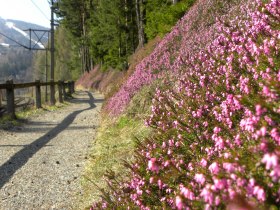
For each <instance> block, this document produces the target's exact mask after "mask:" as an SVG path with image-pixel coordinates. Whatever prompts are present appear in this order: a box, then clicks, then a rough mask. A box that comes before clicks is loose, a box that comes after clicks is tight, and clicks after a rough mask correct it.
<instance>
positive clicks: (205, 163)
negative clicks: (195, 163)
mask: <svg viewBox="0 0 280 210" xmlns="http://www.w3.org/2000/svg"><path fill="white" fill-rule="evenodd" d="M200 165H201V166H202V167H206V166H207V161H206V160H205V159H204V158H202V159H201V161H200Z"/></svg>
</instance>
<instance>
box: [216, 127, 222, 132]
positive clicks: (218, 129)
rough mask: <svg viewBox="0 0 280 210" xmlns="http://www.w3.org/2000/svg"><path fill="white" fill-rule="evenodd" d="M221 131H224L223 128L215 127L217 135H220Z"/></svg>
mask: <svg viewBox="0 0 280 210" xmlns="http://www.w3.org/2000/svg"><path fill="white" fill-rule="evenodd" d="M221 130H222V129H221V128H219V127H215V128H214V133H216V134H217V133H219V132H220V131H221Z"/></svg>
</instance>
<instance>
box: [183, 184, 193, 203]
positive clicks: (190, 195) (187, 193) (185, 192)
mask: <svg viewBox="0 0 280 210" xmlns="http://www.w3.org/2000/svg"><path fill="white" fill-rule="evenodd" d="M180 188H181V189H180V190H181V194H183V195H184V197H185V198H187V199H189V200H194V199H195V195H194V193H193V192H192V191H190V190H189V189H188V188H186V187H184V186H182V185H181V187H180Z"/></svg>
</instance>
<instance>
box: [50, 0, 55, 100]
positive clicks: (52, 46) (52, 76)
mask: <svg viewBox="0 0 280 210" xmlns="http://www.w3.org/2000/svg"><path fill="white" fill-rule="evenodd" d="M50 79H51V82H54V1H53V0H52V1H51V75H50ZM50 104H51V105H54V104H55V87H54V84H52V85H50Z"/></svg>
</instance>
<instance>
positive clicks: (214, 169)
mask: <svg viewBox="0 0 280 210" xmlns="http://www.w3.org/2000/svg"><path fill="white" fill-rule="evenodd" d="M208 169H209V171H210V172H211V173H212V174H217V173H219V165H218V163H216V162H214V163H212V164H211V165H210V166H209V167H208Z"/></svg>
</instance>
